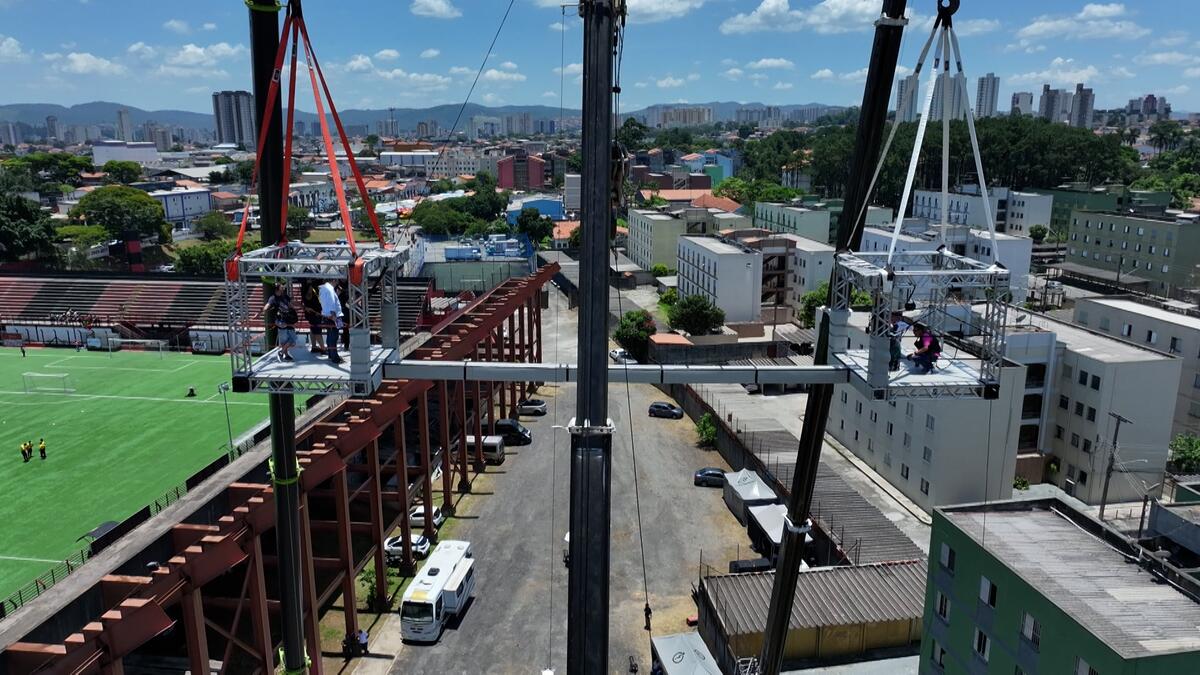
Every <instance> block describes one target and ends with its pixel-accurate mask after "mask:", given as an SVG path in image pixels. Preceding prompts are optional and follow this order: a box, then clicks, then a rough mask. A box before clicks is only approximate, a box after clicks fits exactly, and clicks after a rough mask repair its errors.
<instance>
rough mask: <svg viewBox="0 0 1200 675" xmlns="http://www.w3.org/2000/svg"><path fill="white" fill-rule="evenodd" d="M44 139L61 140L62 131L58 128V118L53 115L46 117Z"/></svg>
mask: <svg viewBox="0 0 1200 675" xmlns="http://www.w3.org/2000/svg"><path fill="white" fill-rule="evenodd" d="M46 140H56V141H57V140H62V132H61V131H60V130H59V128H58V118H57V117H55V116H54V115H50V116H48V117H46Z"/></svg>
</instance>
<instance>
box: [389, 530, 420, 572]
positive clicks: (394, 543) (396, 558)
mask: <svg viewBox="0 0 1200 675" xmlns="http://www.w3.org/2000/svg"><path fill="white" fill-rule="evenodd" d="M408 541H409V544H408V546H409V549H411V550H412V554H413V557H414V558H424V557H425V556H427V555H429V539H428V538H427V537H426V536H425V535H423V534H421V533H420V532H409V533H408ZM383 552H384V554H385V555H386V556H387V561H388V564H391V565H394V564H397V563H399V562H400V561H401V560H403V559H404V537H401V536H395V537H388V538H387V539H385V540H384V542H383Z"/></svg>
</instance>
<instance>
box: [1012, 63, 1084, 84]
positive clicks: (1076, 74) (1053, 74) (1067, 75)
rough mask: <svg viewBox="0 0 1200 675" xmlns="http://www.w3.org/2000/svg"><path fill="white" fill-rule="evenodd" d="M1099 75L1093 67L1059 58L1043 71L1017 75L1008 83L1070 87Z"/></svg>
mask: <svg viewBox="0 0 1200 675" xmlns="http://www.w3.org/2000/svg"><path fill="white" fill-rule="evenodd" d="M1099 74H1100V71H1099V69H1097V68H1096V67H1095V66H1090V65H1089V66H1084V65H1080V64H1078V63H1076V62H1075V59H1064V58H1062V57H1061V56H1060V57H1058V58H1056V59H1054V60H1053V61H1051V62H1050V66H1049V67H1047V68H1046V69H1044V70H1035V71H1030V72H1026V73H1018V74H1016V75H1013V76H1012V77H1010V78H1009V81H1010V82H1013V83H1025V82H1028V83H1031V84H1039V83H1042V82H1049V83H1050V84H1065V85H1070V84H1075V83H1077V82H1087V81H1088V80H1093V79H1095V78H1096V76H1097V75H1099Z"/></svg>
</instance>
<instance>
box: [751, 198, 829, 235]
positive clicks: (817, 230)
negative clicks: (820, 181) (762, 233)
mask: <svg viewBox="0 0 1200 675" xmlns="http://www.w3.org/2000/svg"><path fill="white" fill-rule="evenodd" d="M754 226H755V227H757V228H761V229H764V230H770V231H772V232H779V233H781V234H796V235H799V236H801V237H805V238H806V239H812V240H813V241H823V242H826V243H828V242H829V228H830V217H829V211H827V210H824V209H809V208H805V207H803V206H792V205H790V204H779V203H774V202H755V204H754Z"/></svg>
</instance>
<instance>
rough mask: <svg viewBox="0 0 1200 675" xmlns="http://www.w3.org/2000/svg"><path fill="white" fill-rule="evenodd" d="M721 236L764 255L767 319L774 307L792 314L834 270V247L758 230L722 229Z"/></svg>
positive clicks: (763, 296) (763, 295) (764, 295)
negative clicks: (806, 296) (805, 297)
mask: <svg viewBox="0 0 1200 675" xmlns="http://www.w3.org/2000/svg"><path fill="white" fill-rule="evenodd" d="M721 236H722V237H723V238H725V239H728V240H730V241H732V242H734V243H738V244H741V245H743V246H746V247H747V248H751V249H754V250H755V251H758V252H760V253H761V254H762V257H763V262H762V270H763V273H762V307H763V312H764V316H767V315H769V313H770V310H771V309H772V308H777V309H783V310H785V311H786V313H787V314H789V315H790V314H791V311H792V310H793V309H794V308H796V307H797V306H798V305H799V304H800V301H801V299H802V298H803V297H804V294H805V293H809V292H811V291H815V290H817V287H818V286H820V285H821V283H823V282H827V281H829V277H830V274H831V273H832V271H833V254H834V248H833V247H832V246H830V245H828V244H825V243H822V242H819V241H813V240H811V239H805V238H804V237H801V236H798V235H795V234H779V233H776V232H771V231H770V230H760V229H757V228H748V229H744V230H733V231H729V230H722V231H721Z"/></svg>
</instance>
